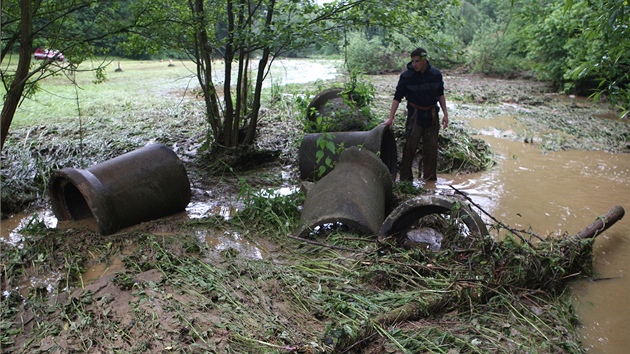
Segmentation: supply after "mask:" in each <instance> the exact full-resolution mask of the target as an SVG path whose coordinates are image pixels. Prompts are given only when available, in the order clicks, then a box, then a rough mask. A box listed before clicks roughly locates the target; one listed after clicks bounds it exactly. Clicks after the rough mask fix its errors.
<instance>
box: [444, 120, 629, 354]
mask: <svg viewBox="0 0 630 354" xmlns="http://www.w3.org/2000/svg"><path fill="white" fill-rule="evenodd" d="M453 112H456V108H454V109H452V110H451V115H453ZM505 119H511V118H510V117H505ZM466 122H467V123H468V124H469V125H471V126H472V127H474V128H476V129H477V130H478V131H480V132H482V134H481V135H479V136H477V137H478V138H481V139H483V140H485V141H486V142H487V143H488V144H489V145H490V146H491V149H492V151H493V152H494V153H495V154H496V155H497V160H498V164H497V166H495V167H493V168H492V169H490V170H488V171H484V172H481V173H473V174H466V175H458V176H452V175H440V176H439V178H438V181H437V182H436V184H435V186H434V188H435V192H436V193H438V194H452V189H451V188H450V185H452V186H453V187H455V188H457V189H459V190H462V191H464V192H466V193H467V194H468V195H469V197H470V198H471V199H472V200H473V201H474V202H475V203H476V204H479V205H480V206H481V207H482V208H483V209H484V210H486V211H487V212H489V213H490V214H491V215H493V216H494V217H496V218H497V219H498V220H500V221H502V222H503V223H505V224H508V225H510V226H512V227H514V228H515V229H525V230H528V229H530V227H531V229H532V231H533V232H534V233H536V234H538V235H541V236H546V235H560V234H563V233H565V232H566V233H568V234H569V235H574V234H576V233H577V232H579V231H580V230H582V229H583V228H585V227H586V226H588V225H589V224H590V223H591V222H593V221H594V220H595V219H596V218H597V217H598V216H600V215H603V214H605V213H606V212H607V211H608V210H609V209H610V208H611V207H613V206H615V205H621V206H623V207H624V208H625V209H628V208H630V154H611V153H607V152H602V151H581V150H569V151H558V152H543V150H542V149H541V148H540V146H538V145H537V144H536V143H534V144H530V143H523V142H516V141H512V140H507V139H505V138H501V136H502V135H503V134H500V133H497V132H498V131H497V130H495V129H488V125H487V124H488V122H487V120H485V119H473V118H469V119H466ZM495 123H496V124H495V125H497V126H500V125H502V124H503V123H504V122H501V121H498V122H495ZM628 259H630V217H628V216H626V217H625V218H623V219H622V220H620V221H619V222H617V223H616V224H614V225H613V226H612V227H611V228H610V229H608V230H607V231H605V232H604V233H603V234H601V235H599V236H598V237H597V239H596V242H595V246H594V272H595V277H594V279H593V280H579V281H575V282H573V283H572V284H571V289H572V291H573V304H574V306H575V308H576V309H577V314H578V316H579V319H580V322H581V327H580V334H581V337H582V338H581V339H582V341H583V344H584V347H585V348H586V349H587V350H588V351H590V352H594V353H611V354H612V353H627V350H628V348H630V336H629V334H630V277H629V275H630V262H628ZM598 279H601V280H598Z"/></svg>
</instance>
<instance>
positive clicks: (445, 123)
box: [442, 112, 448, 129]
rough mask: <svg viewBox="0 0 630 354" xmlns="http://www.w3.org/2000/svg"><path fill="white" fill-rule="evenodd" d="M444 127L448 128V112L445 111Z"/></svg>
mask: <svg viewBox="0 0 630 354" xmlns="http://www.w3.org/2000/svg"><path fill="white" fill-rule="evenodd" d="M442 128H444V129H446V128H448V113H447V112H444V116H443V117H442Z"/></svg>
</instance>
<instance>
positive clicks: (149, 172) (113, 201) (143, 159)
mask: <svg viewBox="0 0 630 354" xmlns="http://www.w3.org/2000/svg"><path fill="white" fill-rule="evenodd" d="M48 190H49V193H50V198H51V201H52V209H53V212H54V214H55V216H56V217H57V219H59V220H82V219H88V218H90V217H94V219H95V220H96V224H97V225H98V231H99V232H100V233H101V234H103V235H109V234H112V233H115V232H117V231H118V230H120V229H122V228H125V227H128V226H132V225H135V224H138V223H140V222H143V221H149V220H153V219H157V218H160V217H163V216H166V215H170V214H173V213H176V212H179V211H182V210H184V209H185V208H186V206H187V205H188V203H189V202H190V198H191V191H190V182H189V180H188V176H187V175H186V170H185V169H184V165H183V164H182V162H181V160H180V159H179V158H178V157H177V155H176V154H175V152H173V151H172V150H171V149H169V148H168V147H167V146H165V145H162V144H153V145H148V146H145V147H143V148H140V149H138V150H135V151H131V152H129V153H126V154H124V155H121V156H118V157H116V158H113V159H111V160H108V161H105V162H102V163H99V164H97V165H94V166H92V167H89V168H88V169H85V170H82V169H74V168H64V169H62V170H59V171H54V172H53V175H52V177H51V179H50V181H49V183H48Z"/></svg>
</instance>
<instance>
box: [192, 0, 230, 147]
mask: <svg viewBox="0 0 630 354" xmlns="http://www.w3.org/2000/svg"><path fill="white" fill-rule="evenodd" d="M188 6H189V7H190V10H191V12H192V14H193V18H194V23H195V26H196V28H197V30H196V31H195V32H196V38H195V41H196V48H195V56H196V58H195V60H196V64H197V80H198V81H199V85H200V86H201V89H202V91H203V96H204V101H205V104H206V115H207V120H208V122H209V124H210V127H211V129H212V136H213V137H214V139H215V140H216V139H217V138H218V137H220V136H221V135H222V127H221V114H220V112H219V103H218V100H217V92H216V88H215V87H214V83H213V82H212V47H211V46H210V42H209V40H208V32H207V31H206V29H205V24H206V13H205V9H204V1H203V0H195V1H194V2H192V1H191V2H189V3H188ZM206 139H207V140H210V136H209V135H207V136H206Z"/></svg>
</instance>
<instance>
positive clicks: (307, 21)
mask: <svg viewBox="0 0 630 354" xmlns="http://www.w3.org/2000/svg"><path fill="white" fill-rule="evenodd" d="M428 3H429V2H428V1H414V2H411V3H410V2H408V1H400V0H395V1H391V2H388V3H383V2H381V1H376V0H354V1H333V2H328V3H325V4H323V5H318V4H317V3H316V2H315V1H311V0H302V1H296V0H209V1H208V0H187V3H186V4H185V5H183V4H182V2H181V1H177V0H171V1H170V2H161V3H160V5H156V8H155V12H154V18H155V20H154V21H153V23H155V24H160V23H162V24H160V27H153V28H145V29H144V30H141V31H139V32H138V33H136V34H135V35H134V36H132V37H130V41H129V47H130V48H131V49H133V48H136V49H139V48H145V46H144V43H146V42H147V40H150V42H151V43H154V44H156V46H157V47H160V46H165V47H169V48H171V49H177V50H180V51H184V52H186V53H188V55H189V57H190V59H191V60H193V61H194V62H195V64H196V73H195V75H196V77H197V80H198V82H199V84H200V87H201V91H202V92H203V99H204V101H205V105H206V116H207V120H208V125H209V133H208V136H207V144H208V145H212V146H213V147H215V148H219V147H223V148H233V147H238V146H241V145H250V144H252V143H253V142H254V139H255V132H256V126H257V124H258V121H259V119H260V116H259V110H260V107H261V97H262V87H263V81H264V79H265V77H266V76H267V74H268V73H269V70H270V67H271V65H272V63H273V61H274V60H275V58H277V57H280V56H282V55H284V54H286V53H291V52H294V51H295V50H298V49H303V48H307V47H310V46H312V45H313V44H315V45H316V46H317V45H320V46H323V45H325V44H329V43H337V42H338V40H339V39H340V38H342V36H343V34H344V33H345V32H346V31H352V30H356V29H365V28H378V29H379V30H381V31H382V32H383V33H389V32H393V31H397V32H400V33H405V34H407V35H408V37H411V38H413V40H414V41H415V42H417V41H418V40H419V39H423V38H426V37H428V36H429V34H430V32H431V31H432V30H434V29H435V28H439V27H440V26H444V25H445V18H446V15H445V12H446V11H447V8H448V7H450V6H453V4H454V3H455V1H453V0H446V1H442V2H441V3H439V4H434V5H432V7H433V9H432V11H429V10H428V9H427V4H428ZM166 23H168V27H167V28H168V31H164V28H165V26H164V24H166ZM174 38H176V39H177V40H174ZM396 38H397V36H393V35H387V36H386V39H388V40H391V41H396ZM408 50H409V48H406V49H405V51H408ZM218 58H221V59H223V63H222V65H223V68H222V71H223V77H224V82H223V84H222V87H219V86H217V85H216V83H215V82H214V81H213V78H212V75H211V74H212V72H213V70H215V67H214V66H216V65H221V64H218V62H217V60H216V59H218ZM251 67H253V70H252V69H250V68H251ZM243 132H244V133H245V134H244V135H243V134H242V133H243ZM239 133H241V135H240V137H239Z"/></svg>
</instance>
